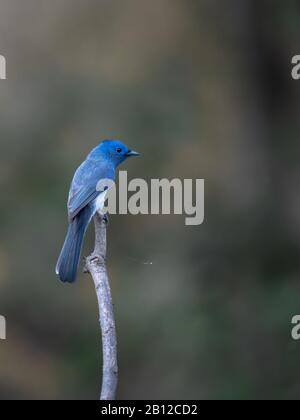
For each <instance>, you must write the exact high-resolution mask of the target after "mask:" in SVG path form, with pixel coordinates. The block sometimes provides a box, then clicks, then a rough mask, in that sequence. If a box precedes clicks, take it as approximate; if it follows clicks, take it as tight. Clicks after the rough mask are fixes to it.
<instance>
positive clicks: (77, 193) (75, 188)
mask: <svg viewBox="0 0 300 420" xmlns="http://www.w3.org/2000/svg"><path fill="white" fill-rule="evenodd" d="M102 179H112V180H114V179H115V171H114V168H113V167H112V166H111V165H110V164H109V163H107V162H99V161H96V160H89V159H87V160H85V161H84V162H83V163H82V164H81V165H80V166H79V168H78V169H77V171H76V172H75V175H74V177H73V180H72V183H71V188H70V193H69V200H68V215H69V220H73V219H74V217H75V216H76V215H77V214H78V213H79V212H80V210H82V209H83V208H84V207H85V206H87V205H88V204H89V203H90V202H91V201H93V200H94V199H95V198H96V197H97V196H98V195H99V194H100V193H101V192H103V191H99V190H97V184H98V182H99V181H100V180H102Z"/></svg>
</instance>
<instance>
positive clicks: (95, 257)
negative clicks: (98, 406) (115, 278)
mask: <svg viewBox="0 0 300 420" xmlns="http://www.w3.org/2000/svg"><path fill="white" fill-rule="evenodd" d="M94 222H95V249H94V251H93V253H92V254H91V255H90V256H89V257H87V258H86V261H85V272H88V273H90V274H91V276H92V278H93V280H94V283H95V289H96V294H97V299H98V306H99V314H100V327H101V334H102V357H103V374H102V387H101V395H100V399H101V400H115V399H116V392H117V385H118V363H117V337H116V326H115V318H114V310H113V304H112V298H111V291H110V285H109V277H108V273H107V268H106V225H107V221H106V220H105V218H103V217H101V216H99V215H98V214H96V215H95V217H94Z"/></svg>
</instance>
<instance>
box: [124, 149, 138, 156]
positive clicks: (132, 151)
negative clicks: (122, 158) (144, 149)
mask: <svg viewBox="0 0 300 420" xmlns="http://www.w3.org/2000/svg"><path fill="white" fill-rule="evenodd" d="M126 156H128V157H132V156H140V153H138V152H135V151H134V150H128V152H127V153H126Z"/></svg>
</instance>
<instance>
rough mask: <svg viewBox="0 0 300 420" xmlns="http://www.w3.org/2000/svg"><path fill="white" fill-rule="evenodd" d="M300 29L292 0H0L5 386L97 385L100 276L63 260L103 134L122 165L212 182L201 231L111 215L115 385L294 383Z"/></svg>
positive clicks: (238, 387) (183, 388) (220, 394)
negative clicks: (78, 194)
mask: <svg viewBox="0 0 300 420" xmlns="http://www.w3.org/2000/svg"><path fill="white" fill-rule="evenodd" d="M299 39H300V4H299V2H298V1H296V0H287V1H285V2H283V1H274V0H272V1H265V0H261V1H255V0H243V1H238V0H227V1H226V2H220V1H216V0H199V1H195V0H194V1H193V0H152V1H146V0H144V1H141V0H97V1H96V0H52V1H47V0H27V1H26V2H25V1H23V2H22V1H17V0H1V3H0V54H3V55H5V57H6V60H7V80H6V81H0V107H1V112H0V130H1V153H0V159H1V162H0V183H1V198H0V205H1V208H0V212H1V219H0V226H1V236H0V314H2V315H5V316H6V318H7V340H6V341H1V342H0V398H2V399H4V398H5V399H6V398H8V399H12V398H13V399H19V398H20V399H28V398H30V399H56V398H58V399H96V398H97V397H98V394H99V386H100V385H99V384H100V373H101V353H100V348H101V347H100V345H101V343H100V333H99V328H98V313H97V310H98V309H97V303H96V297H95V291H94V287H93V284H92V281H91V279H90V278H89V276H86V275H84V274H81V272H80V275H79V278H78V281H77V283H76V284H75V285H73V286H68V285H63V284H61V283H60V282H59V281H58V279H57V277H56V276H55V273H54V267H55V263H56V258H57V256H58V254H59V251H60V248H61V245H62V242H63V239H64V235H65V232H66V227H67V216H66V198H67V193H68V189H69V183H70V180H71V177H72V175H73V172H74V170H75V168H76V167H77V166H78V165H79V163H80V162H81V161H82V160H83V158H84V157H85V155H86V154H87V153H88V151H89V150H90V149H91V148H92V147H93V146H94V145H96V144H97V143H98V142H99V141H100V140H101V139H103V138H111V137H117V138H121V139H123V140H124V141H125V142H126V143H128V144H129V145H130V146H131V147H132V148H134V149H136V150H139V151H140V152H141V153H142V154H143V158H142V159H139V160H131V161H130V162H127V163H126V164H125V165H124V166H123V169H127V170H128V172H129V176H130V177H142V178H145V179H148V180H149V179H150V178H162V177H167V178H174V177H179V178H185V177H189V178H191V177H193V178H205V180H206V202H205V212H206V219H205V223H204V225H202V226H200V227H186V226H185V225H184V218H183V217H182V216H176V217H175V216H171V217H170V216H113V217H111V220H110V225H109V257H108V261H109V270H110V275H111V282H112V292H113V298H114V303H115V311H116V321H117V329H118V345H119V346H118V349H119V365H120V366H119V367H120V386H119V398H120V399H165V398H170V399H219V398H221V399H233V398H234V399H253V398H258V399H261V398H264V399H266V398H271V399H275V398H284V399H287V398H299V395H300V342H295V341H293V340H292V339H291V335H290V333H291V318H292V316H293V315H295V314H299V313H300V258H299V255H300V196H299V183H300V167H299V163H300V148H299V132H300V120H299V105H300V81H299V82H297V81H293V80H292V79H291V68H292V66H291V58H292V56H293V55H295V54H300V44H299ZM92 246H93V232H92V229H90V231H89V234H88V236H87V239H86V243H85V250H84V255H87V254H88V253H89V252H90V250H91V248H92ZM146 261H152V262H153V265H145V264H144V262H146Z"/></svg>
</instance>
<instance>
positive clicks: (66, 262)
mask: <svg viewBox="0 0 300 420" xmlns="http://www.w3.org/2000/svg"><path fill="white" fill-rule="evenodd" d="M92 215H93V214H92V211H91V209H90V207H89V206H86V207H85V208H83V209H82V210H81V211H80V213H78V214H77V216H76V217H75V218H74V219H73V220H72V222H71V223H70V224H69V228H68V232H67V236H66V239H65V242H64V245H63V247H62V250H61V253H60V256H59V258H58V261H57V264H56V274H58V275H59V278H60V280H61V281H63V282H69V283H73V282H74V281H75V280H76V274H77V269H78V263H79V257H80V251H81V247H82V242H83V238H84V234H85V232H86V229H87V227H88V224H89V222H90V221H91V218H92Z"/></svg>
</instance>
